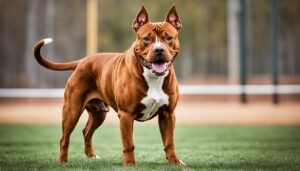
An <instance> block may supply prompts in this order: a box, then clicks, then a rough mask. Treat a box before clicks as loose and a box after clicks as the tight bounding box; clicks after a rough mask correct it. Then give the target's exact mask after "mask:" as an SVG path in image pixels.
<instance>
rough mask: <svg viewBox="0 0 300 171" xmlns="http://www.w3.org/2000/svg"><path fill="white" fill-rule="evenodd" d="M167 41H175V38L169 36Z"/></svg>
mask: <svg viewBox="0 0 300 171" xmlns="http://www.w3.org/2000/svg"><path fill="white" fill-rule="evenodd" d="M166 39H167V42H172V41H173V39H174V37H172V36H167V37H166Z"/></svg>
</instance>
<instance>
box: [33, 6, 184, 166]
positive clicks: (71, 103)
mask: <svg viewBox="0 0 300 171" xmlns="http://www.w3.org/2000/svg"><path fill="white" fill-rule="evenodd" d="M132 27H133V29H134V31H135V33H136V40H135V41H134V42H133V44H132V45H131V47H130V48H129V49H128V50H126V51H125V52H124V53H97V54H93V55H89V56H87V57H85V58H82V59H80V60H77V61H73V62H67V63H55V62H51V61H48V60H46V59H45V58H44V57H43V56H42V55H41V53H40V49H41V48H42V46H44V45H46V44H49V43H51V42H52V39H51V38H46V39H43V40H40V41H39V42H38V43H37V44H36V45H35V47H34V56H35V58H36V60H37V61H38V63H39V64H40V65H42V66H44V67H46V68H48V69H51V70H58V71H64V70H74V72H73V73H72V74H71V76H70V77H69V79H68V81H67V84H66V87H65V93H64V104H63V111H62V112H63V113H62V137H61V140H60V152H59V162H60V163H66V162H67V161H68V147H69V141H70V134H71V132H72V131H73V129H74V127H75V125H76V124H77V122H78V119H79V117H80V115H81V114H82V112H83V111H84V110H85V109H86V110H87V112H88V114H89V117H88V121H87V124H86V126H85V128H84V129H83V135H84V142H85V153H86V155H87V156H88V157H91V158H99V156H97V155H96V153H95V151H94V149H93V147H92V136H93V133H94V131H95V130H96V129H97V128H98V127H99V126H100V125H101V124H102V123H103V121H104V120H105V117H106V113H107V112H108V110H109V106H110V107H112V108H113V109H114V110H115V111H116V112H117V113H118V117H119V119H120V131H121V139H122V144H123V165H125V166H126V165H136V160H135V157H134V143H133V122H134V121H135V120H136V121H147V120H150V119H152V118H154V117H155V116H157V115H158V121H159V128H160V133H161V137H162V141H163V145H164V151H165V154H166V159H167V160H168V163H169V164H170V165H184V163H183V162H182V161H181V160H180V159H179V158H178V156H177V155H176V152H175V147H174V128H175V113H174V110H175V107H176V105H177V101H178V98H179V93H178V84H177V80H176V76H175V71H174V68H173V65H172V64H173V62H174V60H175V59H176V56H177V55H178V53H179V49H180V45H179V40H178V34H179V30H180V29H181V27H182V23H181V21H180V19H179V16H178V14H177V11H176V7H175V5H173V6H172V7H171V8H170V10H169V12H168V13H167V16H166V18H165V21H163V22H150V20H149V17H148V13H147V11H146V9H145V8H144V6H142V8H141V10H140V11H139V13H138V14H137V16H136V18H135V20H134V22H133V24H132Z"/></svg>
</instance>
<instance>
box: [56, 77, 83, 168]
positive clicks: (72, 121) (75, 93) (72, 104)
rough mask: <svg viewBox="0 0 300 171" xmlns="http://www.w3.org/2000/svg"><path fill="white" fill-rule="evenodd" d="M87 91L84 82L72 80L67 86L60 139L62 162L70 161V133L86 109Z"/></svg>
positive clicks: (60, 159) (60, 160) (60, 158)
mask: <svg viewBox="0 0 300 171" xmlns="http://www.w3.org/2000/svg"><path fill="white" fill-rule="evenodd" d="M75 83H76V82H75ZM85 93H86V89H84V87H83V86H82V84H74V81H70V82H69V83H68V84H67V86H66V90H65V96H64V106H63V114H62V133H63V134H62V137H61V140H60V153H59V162H60V163H65V162H67V161H68V148H69V141H70V135H71V133H72V131H73V130H74V128H75V126H76V124H77V122H78V120H79V118H80V116H81V114H82V112H83V110H84V107H83V105H84V102H83V99H82V97H84V94H85Z"/></svg>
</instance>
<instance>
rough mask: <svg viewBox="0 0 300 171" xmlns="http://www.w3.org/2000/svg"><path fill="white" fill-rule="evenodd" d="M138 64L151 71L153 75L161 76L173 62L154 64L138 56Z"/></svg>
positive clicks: (157, 62)
mask: <svg viewBox="0 0 300 171" xmlns="http://www.w3.org/2000/svg"><path fill="white" fill-rule="evenodd" d="M138 61H139V63H140V64H141V65H142V66H144V67H145V68H147V69H149V70H151V71H152V72H153V73H154V74H155V75H157V76H162V75H164V74H165V73H166V71H168V69H169V67H170V66H171V65H172V62H173V61H164V60H157V61H154V62H148V61H146V60H145V59H144V58H143V57H142V56H138Z"/></svg>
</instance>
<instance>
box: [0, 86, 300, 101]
mask: <svg viewBox="0 0 300 171" xmlns="http://www.w3.org/2000/svg"><path fill="white" fill-rule="evenodd" d="M275 92H277V93H278V94H300V85H278V86H274V85H271V84H265V85H245V86H241V85H180V86H179V93H180V94H182V95H239V94H241V93H245V94H248V95H259V94H261V95H268V94H274V93H275ZM63 95H64V89H63V88H53V89H32V88H0V98H61V97H63Z"/></svg>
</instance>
